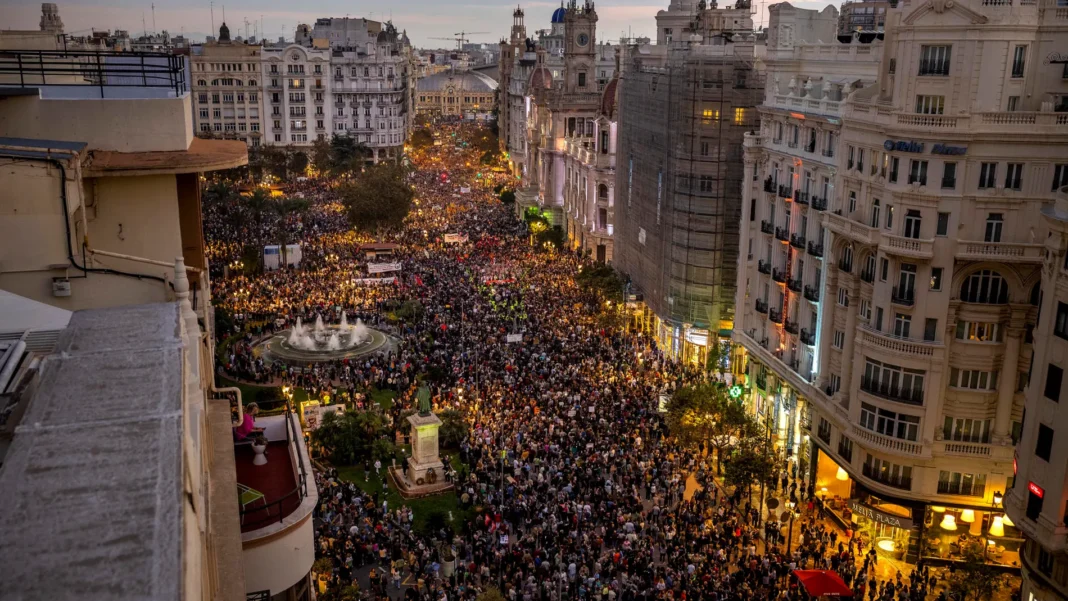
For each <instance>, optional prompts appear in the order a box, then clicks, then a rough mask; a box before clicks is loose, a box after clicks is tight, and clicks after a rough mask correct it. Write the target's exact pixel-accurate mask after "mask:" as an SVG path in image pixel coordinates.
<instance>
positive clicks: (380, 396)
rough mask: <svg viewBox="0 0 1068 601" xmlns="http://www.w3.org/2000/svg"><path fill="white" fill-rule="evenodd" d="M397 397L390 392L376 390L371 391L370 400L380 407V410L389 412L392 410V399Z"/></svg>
mask: <svg viewBox="0 0 1068 601" xmlns="http://www.w3.org/2000/svg"><path fill="white" fill-rule="evenodd" d="M396 396H397V393H396V392H393V391H392V390H378V389H377V388H376V389H374V390H372V391H371V399H372V400H373V401H374V402H376V403H378V404H379V405H381V406H382V409H383V410H384V411H386V412H389V410H390V409H391V408H393V399H394V397H396Z"/></svg>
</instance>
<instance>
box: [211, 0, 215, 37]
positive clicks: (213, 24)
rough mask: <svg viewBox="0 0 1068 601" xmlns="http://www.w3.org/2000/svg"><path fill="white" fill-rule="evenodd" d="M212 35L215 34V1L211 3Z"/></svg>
mask: <svg viewBox="0 0 1068 601" xmlns="http://www.w3.org/2000/svg"><path fill="white" fill-rule="evenodd" d="M211 35H215V3H214V2H212V3H211Z"/></svg>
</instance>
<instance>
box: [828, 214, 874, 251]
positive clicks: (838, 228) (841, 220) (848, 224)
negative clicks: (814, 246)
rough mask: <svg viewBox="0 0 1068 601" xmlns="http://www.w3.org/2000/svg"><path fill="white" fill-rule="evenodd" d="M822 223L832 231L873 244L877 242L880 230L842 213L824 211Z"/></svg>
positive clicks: (860, 241)
mask: <svg viewBox="0 0 1068 601" xmlns="http://www.w3.org/2000/svg"><path fill="white" fill-rule="evenodd" d="M823 224H824V225H826V226H827V228H828V229H829V230H831V231H832V232H834V233H836V234H838V235H840V236H845V237H846V238H849V239H851V240H855V241H857V242H859V243H861V244H867V245H871V246H875V245H877V244H878V243H879V236H880V232H879V230H878V229H876V228H873V227H868V226H866V225H864V224H863V223H857V222H856V221H853V220H852V219H849V218H847V217H843V216H842V215H837V214H835V213H824V216H823Z"/></svg>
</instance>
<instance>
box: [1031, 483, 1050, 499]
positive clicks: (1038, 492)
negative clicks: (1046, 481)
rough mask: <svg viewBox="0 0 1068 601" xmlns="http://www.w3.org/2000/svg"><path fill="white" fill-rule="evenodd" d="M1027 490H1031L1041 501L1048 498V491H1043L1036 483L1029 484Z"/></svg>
mask: <svg viewBox="0 0 1068 601" xmlns="http://www.w3.org/2000/svg"><path fill="white" fill-rule="evenodd" d="M1027 490H1029V491H1031V492H1032V493H1034V495H1035V496H1036V497H1038V498H1039V499H1041V498H1043V497H1045V496H1046V491H1044V490H1042V487H1041V486H1039V485H1037V484H1035V483H1034V482H1028V483H1027Z"/></svg>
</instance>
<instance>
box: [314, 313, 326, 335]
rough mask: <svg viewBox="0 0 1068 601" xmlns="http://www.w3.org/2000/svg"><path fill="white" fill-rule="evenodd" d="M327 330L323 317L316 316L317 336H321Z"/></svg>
mask: <svg viewBox="0 0 1068 601" xmlns="http://www.w3.org/2000/svg"><path fill="white" fill-rule="evenodd" d="M325 329H326V328H325V327H324V326H323V316H322V315H316V316H315V335H316V336H319V335H320V334H322V333H323V331H324V330H325Z"/></svg>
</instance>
